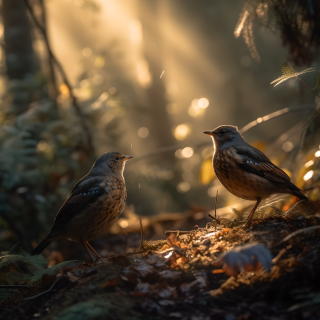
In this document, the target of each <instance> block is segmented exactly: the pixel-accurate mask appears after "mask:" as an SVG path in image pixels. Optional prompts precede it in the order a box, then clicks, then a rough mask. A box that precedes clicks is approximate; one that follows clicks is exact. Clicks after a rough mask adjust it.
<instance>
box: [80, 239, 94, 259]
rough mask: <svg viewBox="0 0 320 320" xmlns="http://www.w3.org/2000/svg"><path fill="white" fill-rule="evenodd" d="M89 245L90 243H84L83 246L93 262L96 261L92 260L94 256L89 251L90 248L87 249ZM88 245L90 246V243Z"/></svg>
mask: <svg viewBox="0 0 320 320" xmlns="http://www.w3.org/2000/svg"><path fill="white" fill-rule="evenodd" d="M87 243H88V242H85V241H83V242H82V244H83V245H84V247H85V248H86V251H87V252H88V255H89V256H90V259H91V260H92V261H94V259H93V258H92V255H91V253H90V251H89V249H88V247H87ZM88 244H89V243H88Z"/></svg>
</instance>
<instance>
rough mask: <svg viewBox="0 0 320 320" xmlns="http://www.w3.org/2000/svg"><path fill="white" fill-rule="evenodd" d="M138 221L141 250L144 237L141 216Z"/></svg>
mask: <svg viewBox="0 0 320 320" xmlns="http://www.w3.org/2000/svg"><path fill="white" fill-rule="evenodd" d="M139 219H140V231H141V248H142V250H143V248H144V235H143V228H142V219H141V216H139Z"/></svg>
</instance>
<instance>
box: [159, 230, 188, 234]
mask: <svg viewBox="0 0 320 320" xmlns="http://www.w3.org/2000/svg"><path fill="white" fill-rule="evenodd" d="M171 233H177V234H189V233H191V231H180V230H176V231H171V230H167V231H166V232H165V234H166V235H168V234H171Z"/></svg>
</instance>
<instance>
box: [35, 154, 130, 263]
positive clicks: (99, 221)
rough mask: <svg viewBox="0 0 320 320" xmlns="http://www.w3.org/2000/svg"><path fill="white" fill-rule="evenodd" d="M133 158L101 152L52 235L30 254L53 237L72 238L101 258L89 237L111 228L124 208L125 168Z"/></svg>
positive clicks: (56, 220) (45, 245)
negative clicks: (127, 162)
mask: <svg viewBox="0 0 320 320" xmlns="http://www.w3.org/2000/svg"><path fill="white" fill-rule="evenodd" d="M131 158H132V156H124V155H122V154H121V153H119V152H107V153H105V154H103V155H102V156H100V157H99V158H98V159H97V160H96V162H95V163H94V164H93V166H92V168H91V170H90V171H89V173H88V174H87V175H85V176H84V177H83V178H81V179H80V180H79V181H78V182H77V183H76V185H75V186H74V187H73V189H72V191H71V194H70V195H69V197H68V199H67V200H66V201H65V203H64V204H63V205H62V207H61V209H60V210H59V212H58V213H57V216H56V218H55V220H54V225H53V227H52V229H51V231H50V233H49V235H48V236H47V237H46V238H45V239H44V240H43V241H42V242H41V243H40V244H39V245H38V246H37V247H36V248H35V249H34V250H33V251H32V252H31V255H36V254H40V253H41V252H42V251H43V250H44V249H45V248H46V247H47V246H48V245H49V244H50V243H51V242H52V241H53V240H58V239H69V240H71V241H76V242H81V243H82V244H83V245H84V247H85V248H86V250H87V252H88V254H89V256H90V258H91V259H92V260H93V258H92V256H91V253H90V251H89V249H90V250H91V251H92V252H93V254H94V255H95V257H96V258H98V259H100V258H101V257H100V256H99V254H98V253H97V252H96V251H95V250H94V249H93V248H92V247H91V245H90V244H89V242H88V241H91V240H94V239H96V238H97V237H99V236H101V235H102V234H104V233H105V232H106V231H108V230H109V229H110V228H111V227H112V225H113V224H114V223H115V222H116V221H117V220H118V217H119V215H120V214H121V212H122V211H123V209H124V206H125V203H126V199H127V190H126V185H125V181H124V178H123V170H124V167H125V162H126V161H127V160H129V159H131Z"/></svg>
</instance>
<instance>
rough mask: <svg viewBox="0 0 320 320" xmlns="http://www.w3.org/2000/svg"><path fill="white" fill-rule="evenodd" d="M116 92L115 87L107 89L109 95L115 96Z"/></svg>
mask: <svg viewBox="0 0 320 320" xmlns="http://www.w3.org/2000/svg"><path fill="white" fill-rule="evenodd" d="M116 92H117V89H116V88H115V87H111V88H109V93H110V94H115V93H116Z"/></svg>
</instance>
